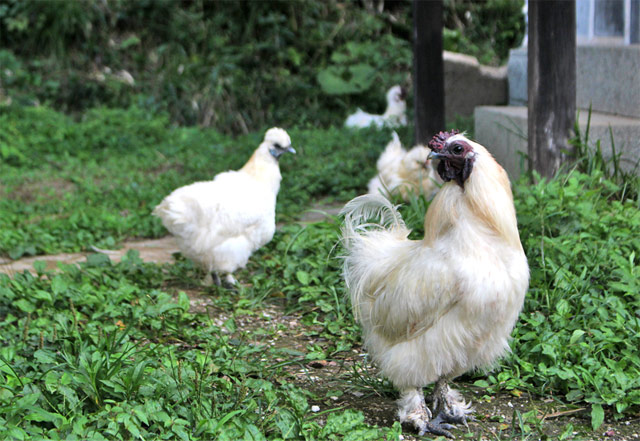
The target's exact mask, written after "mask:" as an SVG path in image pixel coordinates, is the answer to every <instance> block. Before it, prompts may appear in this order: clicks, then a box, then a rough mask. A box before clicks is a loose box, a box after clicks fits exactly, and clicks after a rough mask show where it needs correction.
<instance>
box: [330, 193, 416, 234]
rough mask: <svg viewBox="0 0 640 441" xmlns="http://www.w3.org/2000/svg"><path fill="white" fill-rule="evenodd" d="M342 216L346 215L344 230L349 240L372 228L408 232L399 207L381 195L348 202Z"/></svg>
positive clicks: (357, 198)
mask: <svg viewBox="0 0 640 441" xmlns="http://www.w3.org/2000/svg"><path fill="white" fill-rule="evenodd" d="M340 214H341V215H344V226H343V229H342V230H343V237H344V238H345V239H347V240H348V239H349V238H351V237H354V236H355V235H357V234H358V232H360V231H365V230H367V229H368V228H370V227H374V228H377V229H380V228H382V229H384V230H389V231H391V230H403V231H404V230H406V226H405V224H404V221H403V220H402V216H401V215H400V212H398V208H397V206H394V205H393V204H392V203H391V201H389V199H387V198H386V197H384V196H383V195H381V194H365V195H362V196H358V197H356V198H354V199H352V200H351V201H349V202H347V204H346V205H345V206H344V208H343V209H342V210H340ZM374 221H375V222H374Z"/></svg>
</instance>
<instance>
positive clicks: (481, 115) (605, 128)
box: [474, 106, 640, 180]
mask: <svg viewBox="0 0 640 441" xmlns="http://www.w3.org/2000/svg"><path fill="white" fill-rule="evenodd" d="M474 119H475V138H476V141H478V142H479V143H480V144H482V145H483V146H485V147H486V148H487V149H488V150H489V151H490V152H491V154H492V155H493V156H494V157H495V158H496V160H497V161H498V162H499V163H500V164H501V165H502V166H503V167H504V169H505V170H506V171H507V173H508V174H509V176H510V178H511V179H512V180H513V179H517V178H518V177H519V176H520V174H521V173H522V171H523V170H526V168H527V167H526V166H527V161H526V159H525V157H526V153H527V108H526V107H524V106H518V107H516V106H482V107H477V108H476V110H475V114H474ZM588 119H589V112H587V111H584V110H581V111H580V113H579V126H580V130H581V132H582V133H585V131H586V127H587V122H588ZM609 130H611V133H612V134H613V141H614V143H615V150H616V152H617V153H622V155H621V166H622V168H623V170H625V171H635V172H636V173H638V174H640V169H639V168H638V167H637V164H638V162H639V161H640V118H628V117H623V116H616V115H609V114H603V113H596V112H592V113H591V121H590V123H589V145H590V146H592V147H593V146H595V145H596V142H597V141H598V140H600V146H601V149H602V152H603V155H604V157H605V158H610V157H611V156H612V153H613V150H612V146H611V134H610V132H609Z"/></svg>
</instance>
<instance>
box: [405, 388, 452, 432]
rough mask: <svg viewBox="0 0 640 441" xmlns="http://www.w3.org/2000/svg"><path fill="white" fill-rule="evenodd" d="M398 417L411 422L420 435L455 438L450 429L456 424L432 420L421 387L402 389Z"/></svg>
mask: <svg viewBox="0 0 640 441" xmlns="http://www.w3.org/2000/svg"><path fill="white" fill-rule="evenodd" d="M398 417H399V418H400V422H401V423H409V424H411V425H412V426H413V427H414V428H415V429H416V430H417V431H418V436H424V435H425V434H427V433H431V434H433V435H439V436H446V437H447V438H453V435H452V434H451V432H449V430H451V429H454V428H455V426H452V425H451V424H447V423H446V422H444V421H436V420H437V418H436V420H433V421H431V411H430V410H429V408H428V407H427V405H426V404H425V402H424V395H423V393H422V389H421V388H410V389H405V390H404V391H402V393H401V395H400V399H399V400H398Z"/></svg>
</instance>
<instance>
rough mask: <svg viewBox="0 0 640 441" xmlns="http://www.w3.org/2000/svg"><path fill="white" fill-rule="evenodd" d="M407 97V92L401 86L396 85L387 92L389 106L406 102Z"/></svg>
mask: <svg viewBox="0 0 640 441" xmlns="http://www.w3.org/2000/svg"><path fill="white" fill-rule="evenodd" d="M406 96H407V93H406V91H405V90H404V88H402V87H401V86H398V85H395V86H393V87H392V88H391V89H389V90H388V91H387V104H398V103H402V102H404V100H405V98H406Z"/></svg>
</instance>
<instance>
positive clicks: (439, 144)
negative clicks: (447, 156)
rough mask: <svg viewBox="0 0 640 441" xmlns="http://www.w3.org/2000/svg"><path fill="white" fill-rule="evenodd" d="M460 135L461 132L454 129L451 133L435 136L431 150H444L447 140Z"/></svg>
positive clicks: (441, 133) (430, 146)
mask: <svg viewBox="0 0 640 441" xmlns="http://www.w3.org/2000/svg"><path fill="white" fill-rule="evenodd" d="M458 133H460V131H459V130H455V129H454V130H452V131H450V132H440V133H438V134H437V135H434V137H433V138H432V139H431V141H429V148H430V149H431V150H442V149H443V148H444V143H445V142H447V139H449V138H450V137H452V136H453V135H457V134H458Z"/></svg>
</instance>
